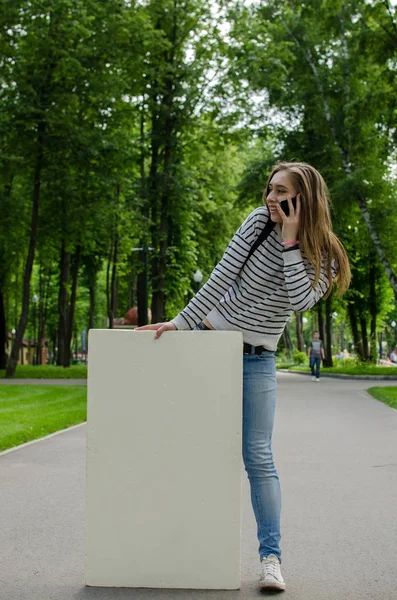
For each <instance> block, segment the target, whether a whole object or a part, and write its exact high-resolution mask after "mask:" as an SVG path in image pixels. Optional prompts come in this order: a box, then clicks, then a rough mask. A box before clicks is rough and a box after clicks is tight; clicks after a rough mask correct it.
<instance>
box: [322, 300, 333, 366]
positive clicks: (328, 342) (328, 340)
mask: <svg viewBox="0 0 397 600" xmlns="http://www.w3.org/2000/svg"><path fill="white" fill-rule="evenodd" d="M331 312H332V297H331V296H328V298H327V299H326V301H325V334H326V335H325V359H324V361H323V362H324V367H333V366H334V363H333V360H332V314H331Z"/></svg>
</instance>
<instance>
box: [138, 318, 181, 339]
mask: <svg viewBox="0 0 397 600" xmlns="http://www.w3.org/2000/svg"><path fill="white" fill-rule="evenodd" d="M134 331H155V332H156V334H155V336H154V339H155V340H157V339H158V338H159V337H160V335H162V334H163V333H164V331H176V327H175V325H174V323H173V322H172V321H166V322H165V323H153V325H142V327H135V329H134Z"/></svg>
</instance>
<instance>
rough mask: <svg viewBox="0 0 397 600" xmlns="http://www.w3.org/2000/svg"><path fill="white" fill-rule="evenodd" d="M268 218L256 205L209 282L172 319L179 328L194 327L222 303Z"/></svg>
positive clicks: (264, 209)
mask: <svg viewBox="0 0 397 600" xmlns="http://www.w3.org/2000/svg"><path fill="white" fill-rule="evenodd" d="M268 218H269V213H268V211H267V208H266V207H263V206H261V207H260V208H257V209H255V210H254V211H253V212H252V213H251V214H250V215H249V216H248V217H247V218H246V220H245V221H244V223H243V224H242V225H241V227H240V228H239V229H238V230H237V231H236V233H235V234H234V236H233V238H232V240H231V241H230V243H229V245H228V247H227V249H226V251H225V253H224V255H223V257H222V259H221V261H220V262H219V263H218V264H217V265H216V267H215V268H214V270H213V271H212V273H211V276H210V278H209V279H208V281H207V283H206V284H205V285H204V286H203V287H202V288H201V289H200V290H199V292H197V294H196V295H195V296H194V298H192V300H191V301H190V302H189V304H188V305H187V306H186V307H185V308H184V309H183V310H182V311H181V312H180V313H179V315H177V316H176V317H175V318H174V319H172V323H174V325H175V326H176V328H177V329H193V328H194V327H195V326H196V325H197V324H198V323H200V321H202V319H204V317H205V316H206V315H208V313H209V312H211V310H212V309H213V308H214V307H215V306H216V305H217V304H218V303H219V301H220V300H221V299H222V298H223V296H224V295H225V294H226V292H227V290H228V289H229V288H230V286H231V285H232V284H233V282H234V281H235V280H236V278H237V276H238V274H239V272H240V270H241V267H242V266H243V264H244V262H245V260H246V259H247V257H248V254H249V251H250V249H251V246H252V245H253V243H254V241H255V240H256V238H257V237H258V235H259V233H260V231H262V229H263V227H264V225H265V224H266V222H267V220H268Z"/></svg>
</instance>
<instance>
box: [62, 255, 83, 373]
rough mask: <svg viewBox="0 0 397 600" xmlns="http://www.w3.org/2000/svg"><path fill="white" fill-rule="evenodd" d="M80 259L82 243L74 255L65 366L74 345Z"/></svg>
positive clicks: (64, 357) (68, 362)
mask: <svg viewBox="0 0 397 600" xmlns="http://www.w3.org/2000/svg"><path fill="white" fill-rule="evenodd" d="M80 260H81V245H80V244H79V245H78V246H77V248H76V252H75V254H74V257H73V267H72V293H71V296H70V305H69V308H68V323H67V331H66V335H65V351H64V354H63V366H64V367H70V358H71V356H70V349H71V345H72V337H73V331H74V314H75V310H76V298H77V282H78V278H79V269H80Z"/></svg>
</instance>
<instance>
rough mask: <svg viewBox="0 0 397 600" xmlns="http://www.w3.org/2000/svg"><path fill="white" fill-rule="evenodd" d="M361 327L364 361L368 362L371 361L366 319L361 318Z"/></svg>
mask: <svg viewBox="0 0 397 600" xmlns="http://www.w3.org/2000/svg"><path fill="white" fill-rule="evenodd" d="M360 327H361V339H362V349H363V360H365V361H367V360H369V354H368V334H367V320H366V318H365V317H360Z"/></svg>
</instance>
